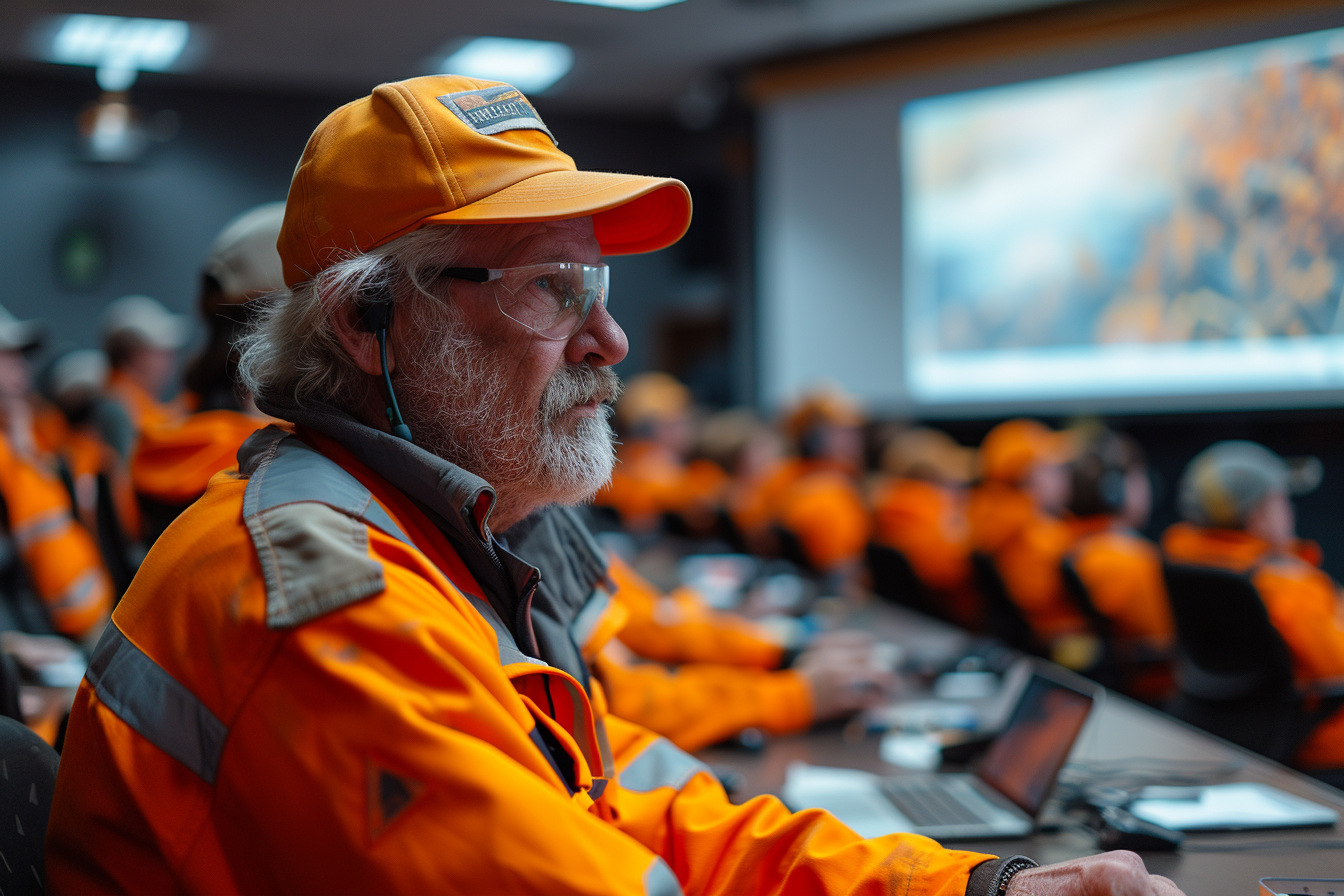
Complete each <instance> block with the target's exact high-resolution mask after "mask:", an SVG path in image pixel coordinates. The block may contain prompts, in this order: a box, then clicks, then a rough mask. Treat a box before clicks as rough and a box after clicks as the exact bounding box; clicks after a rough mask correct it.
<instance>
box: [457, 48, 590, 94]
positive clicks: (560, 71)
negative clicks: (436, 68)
mask: <svg viewBox="0 0 1344 896" xmlns="http://www.w3.org/2000/svg"><path fill="white" fill-rule="evenodd" d="M573 67H574V51H573V50H571V49H570V48H569V47H568V46H566V45H565V44H562V43H556V42H555V41H550V40H519V39H517V38H512V37H478V38H476V39H474V40H472V41H471V42H470V43H467V44H465V45H464V46H462V47H461V48H460V49H459V50H458V51H457V52H455V53H453V54H452V55H451V56H449V57H448V58H447V59H445V60H443V64H442V66H441V70H442V71H443V72H445V73H448V74H454V75H466V76H467V77H469V78H484V79H486V80H489V81H507V82H508V83H510V84H512V85H513V86H514V87H517V88H518V89H519V90H521V91H523V92H524V93H540V92H541V91H543V90H545V89H546V88H547V87H550V86H551V85H552V84H554V83H555V82H556V81H559V80H560V79H561V78H563V77H564V76H565V75H566V74H567V73H568V72H569V70H570V69H571V68H573Z"/></svg>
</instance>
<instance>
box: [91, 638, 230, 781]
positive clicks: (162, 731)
mask: <svg viewBox="0 0 1344 896" xmlns="http://www.w3.org/2000/svg"><path fill="white" fill-rule="evenodd" d="M84 677H85V678H87V679H88V681H89V684H90V685H92V686H93V690H94V693H96V694H97V695H98V699H99V700H101V701H102V703H103V705H104V706H106V707H107V708H108V709H110V710H112V712H113V713H115V714H116V716H117V717H118V718H119V719H121V720H122V721H123V722H125V723H126V724H127V725H130V726H131V727H132V728H133V729H135V730H136V731H137V732H139V733H140V734H141V736H143V737H144V738H145V739H146V740H148V741H149V742H150V743H152V744H153V745H154V746H156V747H158V748H159V749H160V750H162V751H163V752H165V753H167V754H168V755H169V756H171V757H173V758H174V759H176V760H177V761H178V762H180V763H182V764H183V765H185V766H186V767H187V768H189V769H191V770H192V771H193V772H195V773H196V774H197V775H200V777H201V778H202V779H204V780H205V782H206V783H207V784H214V783H215V775H216V773H217V772H218V771H219V757H220V754H221V753H222V752H223V751H224V739H225V738H226V737H227V736H228V733H229V730H228V729H227V728H226V727H224V723H223V722H221V721H220V720H219V717H218V716H216V715H215V714H214V713H213V712H211V711H210V709H209V708H208V707H207V706H206V705H205V704H204V703H202V702H201V701H200V700H198V699H197V698H196V695H195V694H193V693H192V692H191V691H189V690H187V689H186V688H185V687H183V686H182V684H181V682H179V681H178V680H177V679H175V678H173V676H171V675H169V674H168V673H167V672H166V671H164V669H163V667H162V666H160V665H159V664H158V663H156V662H154V661H153V660H152V659H150V658H149V656H147V655H146V654H145V653H144V651H142V650H141V649H140V648H139V647H136V646H135V645H134V644H132V643H131V642H130V640H129V639H128V638H127V637H126V636H125V635H124V634H122V633H121V629H119V628H117V626H116V623H114V622H110V623H108V625H107V628H106V629H104V630H103V636H102V637H101V638H100V639H99V640H98V646H97V647H96V648H94V651H93V657H92V658H91V659H90V660H89V668H88V670H87V671H86V672H85V673H84Z"/></svg>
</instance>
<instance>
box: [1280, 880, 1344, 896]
mask: <svg viewBox="0 0 1344 896" xmlns="http://www.w3.org/2000/svg"><path fill="white" fill-rule="evenodd" d="M1260 896H1344V880H1307V879H1306V878H1288V877H1262V878H1261V879H1260Z"/></svg>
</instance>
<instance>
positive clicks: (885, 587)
mask: <svg viewBox="0 0 1344 896" xmlns="http://www.w3.org/2000/svg"><path fill="white" fill-rule="evenodd" d="M865 557H866V559H867V561H868V572H869V574H871V575H872V577H873V593H874V594H876V595H877V596H878V597H880V598H882V599H883V600H888V601H891V602H892V603H894V604H898V605H899V606H902V607H908V608H909V609H911V610H914V611H915V612H917V613H923V614H925V615H927V616H935V617H939V618H946V615H947V614H945V613H942V612H939V609H938V604H937V601H935V600H934V599H933V595H932V594H931V593H930V592H929V589H928V588H927V587H926V586H925V585H924V583H923V582H921V581H920V579H919V576H917V575H916V574H915V568H914V567H913V566H911V565H910V559H909V558H908V557H906V556H905V554H904V553H902V552H901V551H899V550H897V549H896V548H893V547H890V546H888V545H885V544H877V543H876V542H869V543H868V547H867V549H866V551H865Z"/></svg>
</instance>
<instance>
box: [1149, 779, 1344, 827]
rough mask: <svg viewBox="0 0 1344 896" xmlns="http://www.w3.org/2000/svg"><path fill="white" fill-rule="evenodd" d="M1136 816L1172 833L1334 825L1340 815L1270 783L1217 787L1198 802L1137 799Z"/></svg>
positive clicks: (1202, 793)
mask: <svg viewBox="0 0 1344 896" xmlns="http://www.w3.org/2000/svg"><path fill="white" fill-rule="evenodd" d="M1129 811H1130V812H1132V813H1133V814H1134V815H1135V817H1137V818H1142V819H1143V820H1144V821H1151V822H1152V823H1153V824H1160V825H1161V826H1162V827H1164V828H1170V829H1171V830H1173V831H1216V830H1234V829H1237V828H1279V827H1298V826H1304V825H1317V824H1334V823H1335V822H1336V821H1338V820H1339V813H1338V812H1336V811H1335V810H1333V809H1330V808H1328V807H1326V806H1322V805H1320V804H1319V803H1313V802H1311V801H1310V800H1305V799H1303V798H1302V797H1299V796H1294V795H1293V794H1291V793H1287V792H1285V791H1282V790H1279V789H1278V788H1277V787H1270V786H1269V785H1267V784H1252V783H1237V784H1215V785H1211V786H1209V787H1204V788H1201V789H1200V794H1199V798H1198V799H1190V800H1174V799H1138V800H1135V801H1134V802H1132V803H1130V804H1129Z"/></svg>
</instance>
